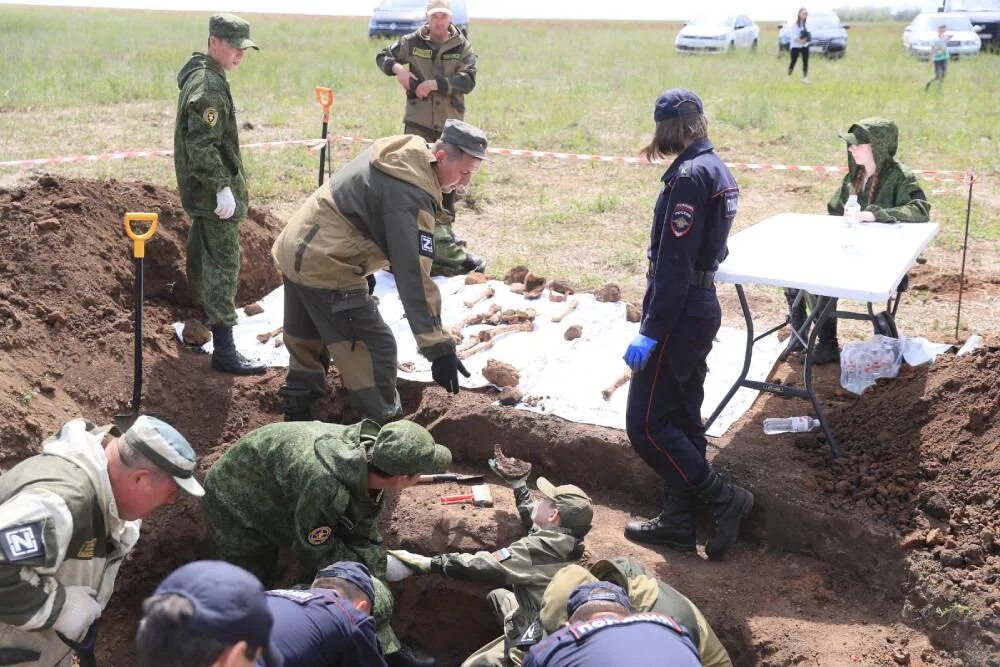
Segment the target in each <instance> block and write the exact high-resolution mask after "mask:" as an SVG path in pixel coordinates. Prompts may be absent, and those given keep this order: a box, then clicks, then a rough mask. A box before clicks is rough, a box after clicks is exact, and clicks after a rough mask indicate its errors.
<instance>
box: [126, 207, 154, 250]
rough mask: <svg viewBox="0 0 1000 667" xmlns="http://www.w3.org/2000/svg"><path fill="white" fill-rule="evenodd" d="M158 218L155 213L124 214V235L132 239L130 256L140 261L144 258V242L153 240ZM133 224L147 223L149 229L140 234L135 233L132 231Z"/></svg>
mask: <svg viewBox="0 0 1000 667" xmlns="http://www.w3.org/2000/svg"><path fill="white" fill-rule="evenodd" d="M159 219H160V216H159V215H158V214H156V213H126V214H125V234H126V235H127V236H128V237H129V238H130V239H132V256H133V257H135V258H136V259H142V258H143V257H145V256H146V241H148V240H149V239H151V238H153V234H154V233H155V232H156V223H157V221H158V220H159ZM133 222H148V223H149V229H147V230H146V231H145V232H143V233H142V234H138V233H136V231H135V230H134V229H132V223H133Z"/></svg>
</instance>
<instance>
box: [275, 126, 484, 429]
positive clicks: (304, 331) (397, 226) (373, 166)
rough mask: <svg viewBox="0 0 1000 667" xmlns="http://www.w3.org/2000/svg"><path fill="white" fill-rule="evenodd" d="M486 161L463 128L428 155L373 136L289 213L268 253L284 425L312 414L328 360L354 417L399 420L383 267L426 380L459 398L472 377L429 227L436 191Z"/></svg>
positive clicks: (403, 138)
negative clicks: (281, 292)
mask: <svg viewBox="0 0 1000 667" xmlns="http://www.w3.org/2000/svg"><path fill="white" fill-rule="evenodd" d="M484 159H486V135H485V134H483V132H482V131H481V130H479V129H478V128H475V127H473V126H471V125H469V124H467V123H464V122H462V121H460V120H449V121H447V122H446V123H445V127H444V132H443V133H442V135H441V139H439V140H438V141H437V142H436V143H435V144H434V145H433V146H430V147H429V146H428V145H427V143H426V142H424V140H423V139H421V138H419V137H414V136H410V135H400V136H395V137H388V138H385V139H379V140H378V141H376V142H374V144H372V145H371V146H370V147H369V148H367V149H366V150H364V151H362V152H361V154H360V155H358V156H357V157H356V158H354V159H353V160H352V161H351V162H349V163H348V164H347V165H345V166H344V167H343V168H342V169H341V170H340V171H339V172H337V173H336V174H335V175H334V177H333V178H332V179H331V180H330V181H329V182H327V183H324V184H323V185H321V186H320V187H319V188H318V189H317V190H316V191H315V192H313V194H312V195H311V196H310V197H309V199H307V200H306V202H305V203H304V204H303V205H302V206H301V207H300V208H299V210H298V211H296V212H295V214H294V215H292V217H291V219H290V220H289V221H288V224H287V225H286V226H285V229H284V230H283V231H282V232H281V234H280V235H279V236H278V238H277V240H276V241H275V242H274V246H273V247H272V249H271V254H272V256H273V257H274V261H275V263H276V264H277V265H278V269H279V270H280V271H281V273H282V275H283V277H284V284H285V310H284V341H285V346H286V347H287V348H288V353H289V360H288V375H287V376H286V379H285V384H284V386H283V387H282V388H281V394H282V398H283V401H284V414H285V420H286V421H299V420H309V419H312V418H313V417H314V412H313V410H314V406H315V402H316V400H317V399H319V398H321V397H323V396H325V395H326V371H327V368H328V366H329V364H330V362H331V361H332V362H333V363H334V364H336V365H337V368H338V369H339V370H340V375H341V378H342V379H343V382H344V387H345V388H346V389H347V391H348V398H349V400H350V402H351V405H352V406H353V407H354V409H355V410H356V411H357V412H358V413H359V414H360V415H361V416H363V417H365V418H367V419H372V420H374V421H376V422H378V423H380V424H384V423H386V422H389V421H391V420H393V419H398V418H399V417H400V415H402V407H401V406H400V403H399V394H398V392H397V391H396V340H395V338H394V337H393V335H392V331H391V330H390V329H389V327H388V325H386V323H385V321H384V320H383V319H382V316H381V315H380V314H379V312H378V308H377V306H376V304H375V302H374V300H373V299H372V297H371V295H370V294H369V288H368V282H367V277H368V276H370V275H371V274H372V273H374V272H375V271H377V270H379V269H385V268H388V267H389V266H390V265H391V266H392V272H393V275H394V276H395V278H396V286H397V288H398V290H399V295H400V298H401V300H402V303H403V309H404V311H405V312H406V320H407V322H408V323H409V325H410V329H411V330H412V331H413V336H414V338H415V339H416V342H417V347H418V348H419V349H420V353H421V354H422V355H424V357H426V358H427V359H428V360H430V362H431V370H432V375H433V377H434V380H435V381H436V382H438V384H440V385H441V386H442V387H444V388H445V389H446V390H448V391H449V392H452V393H458V373H459V372H462V373H463V374H464V375H465V376H466V377H468V375H469V374H468V371H466V370H465V366H463V365H462V363H461V362H460V361H459V360H458V357H457V356H456V354H455V339H454V338H453V337H452V336H451V334H450V333H448V332H447V331H445V329H444V327H443V325H442V323H441V293H440V291H438V287H437V285H436V284H435V283H434V281H433V280H431V276H430V271H431V263H432V262H433V260H434V257H435V255H436V252H437V248H436V246H435V243H434V218H435V216H436V214H437V213H438V212H440V210H441V196H442V193H443V192H451V191H452V190H454V189H455V188H456V187H460V186H462V185H465V184H467V183H468V182H469V179H471V178H472V175H473V174H474V173H475V172H476V170H477V169H478V168H479V165H480V163H481V162H482V161H483V160H484Z"/></svg>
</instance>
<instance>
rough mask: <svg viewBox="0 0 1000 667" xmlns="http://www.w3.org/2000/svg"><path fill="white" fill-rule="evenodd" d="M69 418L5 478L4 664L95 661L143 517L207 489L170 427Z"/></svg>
mask: <svg viewBox="0 0 1000 667" xmlns="http://www.w3.org/2000/svg"><path fill="white" fill-rule="evenodd" d="M109 431H110V427H104V428H98V427H96V426H94V425H93V424H91V423H89V422H87V421H84V420H83V419H74V420H72V421H69V422H67V423H65V424H64V425H63V426H62V428H61V429H60V430H59V432H58V433H57V434H55V435H53V436H51V437H49V438H48V439H46V440H45V441H44V442H43V443H42V453H41V454H39V455H37V456H33V457H31V458H29V459H26V460H25V461H22V462H21V463H19V464H18V465H16V466H14V467H13V468H11V469H10V470H8V471H7V472H5V473H4V474H3V475H2V476H0V665H38V666H40V667H52V666H53V665H59V666H60V667H69V665H70V664H71V662H72V657H71V655H70V653H71V651H75V652H76V653H77V654H78V655H79V657H80V659H81V664H82V665H84V666H86V665H93V664H95V663H94V662H93V660H94V641H95V636H96V633H97V620H98V618H99V617H100V616H101V613H102V612H103V610H104V607H105V606H106V605H107V603H108V599H109V598H110V597H111V593H112V592H113V591H114V588H115V578H116V577H117V575H118V569H119V568H120V567H121V565H122V563H123V562H124V561H125V558H126V556H128V554H129V552H130V551H132V548H133V547H135V545H136V542H138V541H139V527H140V526H141V524H142V521H141V519H143V518H144V517H145V516H147V515H148V514H150V513H151V512H153V510H155V509H157V508H159V507H161V506H162V505H165V504H170V503H173V502H175V501H176V500H177V495H178V493H179V491H180V490H181V489H183V490H184V491H186V492H187V493H189V494H191V495H194V496H200V495H202V493H204V492H203V490H202V488H201V485H200V484H198V482H197V480H195V478H194V476H193V475H194V470H195V465H196V461H195V455H194V450H192V449H191V445H190V444H188V442H187V440H185V439H184V437H183V436H182V435H181V434H180V433H178V432H177V431H176V430H174V428H173V427H171V426H170V425H168V424H166V423H164V422H162V421H160V420H158V419H154V418H152V417H147V416H141V417H139V418H138V419H137V420H136V421H135V423H134V424H133V425H132V427H131V428H129V429H128V431H126V432H125V434H124V435H122V436H118V437H111V436H110V435H109Z"/></svg>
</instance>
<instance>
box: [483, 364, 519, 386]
mask: <svg viewBox="0 0 1000 667" xmlns="http://www.w3.org/2000/svg"><path fill="white" fill-rule="evenodd" d="M483 377H484V378H486V379H487V380H489V381H490V382H491V383H493V384H495V385H496V386H498V387H516V386H517V385H518V383H519V382H520V381H521V374H520V373H519V372H518V370H517V369H516V368H514V367H513V366H511V365H510V364H508V363H505V362H503V361H498V360H496V359H490V360H488V361H487V362H486V367H485V368H484V369H483Z"/></svg>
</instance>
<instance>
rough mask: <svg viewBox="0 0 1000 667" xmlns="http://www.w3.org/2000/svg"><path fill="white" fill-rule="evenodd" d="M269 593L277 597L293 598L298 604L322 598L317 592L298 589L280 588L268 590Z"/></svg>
mask: <svg viewBox="0 0 1000 667" xmlns="http://www.w3.org/2000/svg"><path fill="white" fill-rule="evenodd" d="M267 594H268V595H270V596H272V597H276V598H284V599H286V600H291V601H292V602H297V603H298V604H301V605H304V604H308V603H310V602H312V601H313V600H318V599H319V598H320V596H319V595H317V594H316V593H312V592H310V591H296V590H291V589H286V588H279V589H276V590H273V591H268V592H267Z"/></svg>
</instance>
